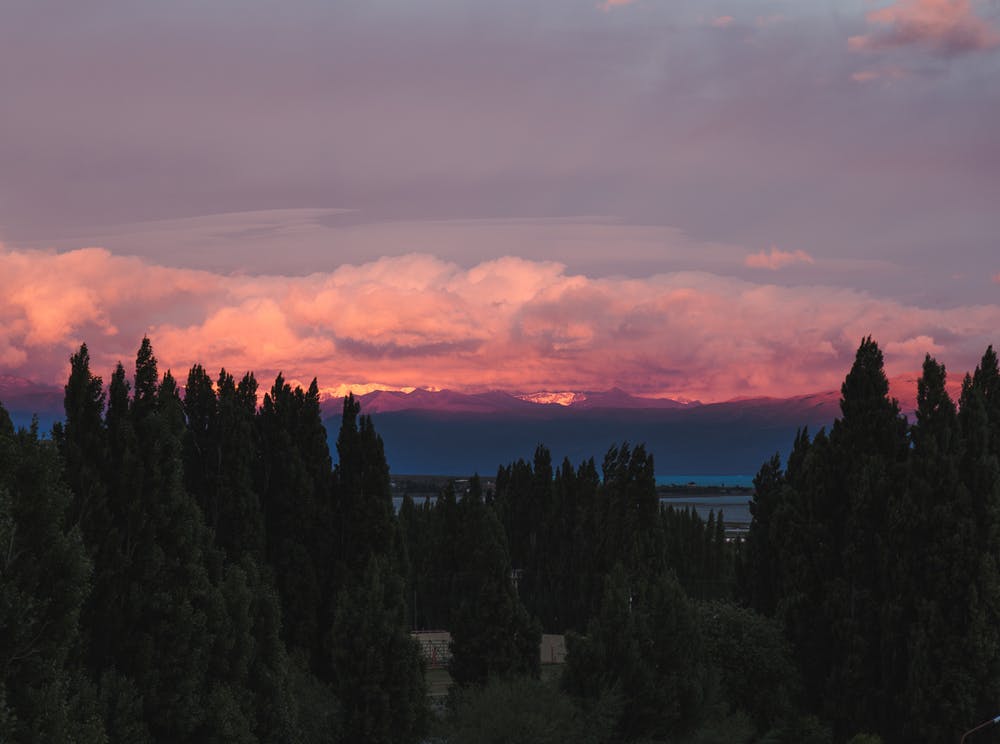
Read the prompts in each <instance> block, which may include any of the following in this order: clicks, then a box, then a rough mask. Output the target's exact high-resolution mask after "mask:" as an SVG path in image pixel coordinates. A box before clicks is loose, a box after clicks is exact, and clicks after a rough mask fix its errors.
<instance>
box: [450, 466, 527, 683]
mask: <svg viewBox="0 0 1000 744" xmlns="http://www.w3.org/2000/svg"><path fill="white" fill-rule="evenodd" d="M458 521H459V524H460V525H461V529H460V531H459V532H457V533H455V534H454V535H453V537H452V539H453V540H454V541H455V542H456V553H457V555H458V556H460V557H461V561H462V563H461V565H462V570H461V572H460V573H459V576H458V585H459V587H460V592H459V597H458V602H457V605H456V606H455V607H454V609H453V611H452V613H451V623H450V630H451V637H452V642H451V652H452V659H451V664H450V665H449V671H450V672H451V676H452V678H453V679H454V680H455V682H456V684H458V685H463V686H464V685H473V684H476V685H481V684H484V683H485V682H486V681H487V680H488V679H489V678H490V677H504V676H510V675H529V676H535V677H537V676H538V674H539V666H540V657H539V652H538V649H539V643H540V641H541V633H540V630H539V628H538V625H537V624H536V623H535V622H534V621H532V619H531V618H530V616H529V614H528V612H527V610H526V609H525V608H524V605H523V604H522V603H521V601H520V599H519V598H518V596H517V592H516V590H515V589H514V586H513V585H512V583H511V575H510V571H511V567H510V560H509V558H508V554H507V546H506V540H505V539H504V533H503V528H502V527H501V525H500V522H499V520H498V519H497V518H496V515H495V514H494V513H493V511H492V510H491V509H490V508H489V507H488V506H487V505H486V504H485V503H483V499H482V493H481V487H480V482H479V478H478V476H477V477H475V478H473V480H472V482H471V484H470V488H469V491H468V492H467V493H466V494H464V495H463V496H462V500H461V501H460V502H459V504H458Z"/></svg>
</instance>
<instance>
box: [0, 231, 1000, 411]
mask: <svg viewBox="0 0 1000 744" xmlns="http://www.w3.org/2000/svg"><path fill="white" fill-rule="evenodd" d="M775 253H776V252H775V251H774V250H772V252H771V253H770V254H765V259H762V260H763V261H764V264H763V265H766V266H768V267H770V265H771V264H772V263H774V262H775V261H777V262H778V263H780V262H781V260H782V259H780V258H779V259H774V258H773V256H774V255H775ZM777 253H778V254H780V253H781V252H777ZM781 255H784V254H781ZM788 255H791V256H793V257H794V256H795V254H788ZM793 260H799V261H801V260H803V259H802V258H801V257H799V258H793ZM997 328H1000V307H998V306H995V305H979V306H967V307H957V308H947V309H940V308H921V307H917V306H912V305H905V304H901V303H899V302H893V301H888V300H881V299H878V298H875V297H872V296H870V295H868V294H865V293H863V292H859V291H855V290H848V289H840V288H835V287H822V286H807V287H794V286H792V287H789V286H776V285H773V284H759V283H753V282H748V281H744V280H741V279H737V278H733V277H724V276H718V275H715V274H710V273H705V272H675V273H664V274H656V275H653V276H649V277H645V278H641V279H630V278H621V277H609V278H590V277H587V276H583V275H579V274H572V273H569V272H567V270H566V269H565V267H564V266H563V265H562V264H558V263H553V262H542V261H530V260H525V259H521V258H512V257H505V258H500V259H497V260H493V261H487V262H483V263H480V264H478V265H475V266H472V267H471V268H467V267H462V266H459V265H457V264H455V263H451V262H448V261H443V260H441V259H438V258H435V257H433V256H429V255H424V254H413V255H406V256H400V257H393V258H382V259H379V260H376V261H371V262H368V263H363V264H357V265H343V266H340V267H337V268H334V269H332V270H330V271H326V272H321V273H315V274H311V275H308V276H279V275H264V276H242V275H229V274H220V273H213V272H208V271H195V270H189V269H172V268H166V267H163V266H158V265H155V264H152V263H148V262H145V261H143V260H140V259H136V258H129V257H122V256H116V255H114V254H111V253H109V252H108V251H105V250H102V249H98V248H86V249H81V250H75V251H69V252H66V253H61V254H56V253H50V252H34V251H14V250H4V249H3V248H2V247H0V374H13V375H18V376H24V377H29V378H32V379H35V380H38V381H44V382H48V383H56V382H60V381H62V380H63V379H64V378H65V375H66V371H67V359H68V357H69V355H70V354H71V353H72V352H73V351H74V350H75V348H76V347H77V346H78V344H79V343H80V342H82V341H86V342H87V343H88V345H89V346H90V349H91V355H92V357H93V359H94V365H95V368H96V371H97V372H98V373H100V374H103V375H107V374H108V373H109V372H110V370H111V369H112V367H113V365H114V363H115V362H116V361H118V360H119V359H121V360H122V361H124V362H125V363H126V365H127V366H130V363H131V360H132V359H133V358H134V353H135V349H136V348H137V346H138V343H139V340H140V339H141V337H142V335H143V334H144V333H148V334H149V335H150V337H151V338H152V340H153V344H154V348H155V350H156V353H157V356H158V358H159V359H160V363H161V368H162V369H167V368H172V369H173V370H174V372H175V374H177V375H178V376H183V375H184V374H185V373H186V370H187V369H188V368H189V367H190V365H191V364H193V363H195V362H201V363H203V364H205V365H207V366H208V367H209V369H211V370H212V371H213V372H214V371H215V370H217V369H218V368H219V367H221V366H225V367H226V368H227V369H229V370H231V371H233V372H236V373H239V372H242V371H244V370H254V371H255V372H256V373H257V374H258V377H259V378H260V379H261V380H262V382H263V383H264V384H265V385H268V384H270V380H271V379H273V376H274V374H275V373H277V372H278V371H279V370H281V371H284V373H285V375H286V377H287V378H289V379H293V380H299V381H302V382H306V381H308V380H310V379H311V378H312V377H313V376H314V375H315V376H317V377H318V378H319V381H320V386H321V387H322V388H324V389H326V390H328V391H329V392H330V393H331V394H333V393H342V392H343V391H345V390H347V389H355V390H359V391H361V390H366V389H368V390H370V389H376V388H384V389H403V388H411V387H414V386H419V387H432V388H451V389H459V390H469V391H472V390H483V389H490V388H499V389H505V390H509V391H520V392H526V393H531V392H537V391H544V390H549V391H552V390H558V391H577V390H594V389H607V388H609V387H612V386H615V385H618V386H621V387H623V388H625V389H628V390H630V391H632V392H636V393H644V394H657V395H670V396H675V397H686V398H697V399H701V400H706V401H711V400H722V399H727V398H732V397H736V396H748V395H790V394H794V393H806V392H813V391H816V390H824V389H836V387H837V386H838V384H839V382H840V380H842V378H843V375H844V372H845V370H846V369H847V368H848V367H849V365H850V362H851V360H852V358H853V354H854V351H855V349H856V347H857V343H858V341H859V340H860V339H861V338H862V337H863V336H865V335H867V334H869V333H871V334H873V335H874V336H875V337H876V338H877V339H878V340H879V342H880V343H881V344H882V346H883V348H884V349H885V350H886V355H887V363H888V365H889V367H890V371H895V372H897V373H899V372H904V371H910V370H914V369H919V365H920V363H921V361H922V359H923V355H924V353H925V352H928V351H930V352H931V353H934V354H937V355H939V358H941V359H942V360H944V361H946V362H947V363H948V364H949V368H951V369H955V370H963V369H966V368H969V367H971V366H972V365H973V364H974V363H975V360H976V359H977V358H978V355H979V354H981V353H982V350H983V349H984V348H985V346H986V344H987V343H990V342H994V341H996V340H997V339H996V338H995V337H994V334H995V333H996V329H997Z"/></svg>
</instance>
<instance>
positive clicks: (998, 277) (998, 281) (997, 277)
mask: <svg viewBox="0 0 1000 744" xmlns="http://www.w3.org/2000/svg"><path fill="white" fill-rule="evenodd" d="M993 283H994V284H1000V274H994V275H993Z"/></svg>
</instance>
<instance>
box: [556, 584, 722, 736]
mask: <svg viewBox="0 0 1000 744" xmlns="http://www.w3.org/2000/svg"><path fill="white" fill-rule="evenodd" d="M566 643H567V652H568V658H567V663H566V669H565V673H564V677H563V683H564V686H565V689H566V690H567V691H568V692H569V693H570V694H572V695H573V696H575V697H578V698H581V699H583V700H584V701H591V702H595V701H598V700H600V699H601V697H602V696H604V695H606V694H608V693H609V692H614V693H617V694H620V695H621V700H622V705H623V709H622V713H621V716H620V717H619V719H618V721H617V725H616V731H617V738H615V739H613V740H614V741H631V740H634V739H637V738H640V737H645V738H649V739H659V740H669V738H670V737H674V736H677V735H679V734H682V733H684V732H688V731H691V730H693V728H694V727H695V725H696V724H697V722H698V721H699V720H700V717H701V714H702V709H703V705H704V703H705V700H706V694H707V692H708V688H709V686H710V670H709V668H708V665H707V664H706V657H705V655H704V652H703V648H702V640H701V634H700V630H699V628H698V624H697V616H696V614H695V611H694V608H693V607H692V606H691V603H690V600H688V598H687V597H686V596H685V595H684V592H683V590H682V589H681V587H680V585H679V584H678V583H677V579H676V578H675V577H674V576H673V574H672V573H669V572H668V573H664V574H663V575H661V576H660V577H658V578H657V579H656V580H655V582H654V583H646V582H644V581H643V580H641V579H635V578H630V577H629V576H628V574H627V573H626V572H625V570H624V569H623V568H622V567H621V566H620V565H619V566H618V567H616V568H615V569H614V570H613V571H612V572H611V574H610V575H609V576H608V579H607V581H606V584H605V592H604V597H603V600H602V602H601V608H600V612H599V614H598V615H597V616H596V617H594V618H593V619H592V620H591V621H590V623H589V624H588V627H587V634H586V635H585V636H581V635H576V634H570V635H568V636H567V639H566Z"/></svg>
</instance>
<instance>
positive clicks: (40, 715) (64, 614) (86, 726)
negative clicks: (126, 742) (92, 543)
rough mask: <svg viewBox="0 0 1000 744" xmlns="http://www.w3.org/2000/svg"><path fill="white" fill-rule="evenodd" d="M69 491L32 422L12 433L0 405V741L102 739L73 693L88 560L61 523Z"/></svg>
mask: <svg viewBox="0 0 1000 744" xmlns="http://www.w3.org/2000/svg"><path fill="white" fill-rule="evenodd" d="M70 500H71V495H70V492H69V490H68V489H67V488H66V486H65V484H64V481H63V473H62V466H61V462H60V459H59V456H58V453H57V451H56V449H55V447H53V446H52V443H51V442H47V441H44V440H40V439H39V437H38V431H37V424H34V425H33V426H32V428H31V430H30V431H25V430H21V431H19V432H15V431H14V428H13V426H12V424H11V421H10V417H9V416H8V414H7V411H6V410H5V409H4V408H3V407H2V406H0V545H2V546H3V548H2V549H0V739H2V740H4V741H18V742H39V743H41V742H51V741H70V740H74V741H81V742H93V743H94V744H98V743H99V742H103V741H106V739H105V738H104V736H105V734H104V729H103V725H102V722H101V721H100V718H99V715H98V714H97V711H96V707H93V706H89V707H88V706H86V705H84V704H82V702H83V701H81V700H80V699H79V695H80V693H81V691H82V686H83V685H84V684H85V681H84V679H83V675H82V670H80V669H79V668H77V667H75V664H74V656H75V654H74V651H75V649H76V646H77V644H78V643H79V640H80V638H79V619H80V611H81V608H82V606H83V601H84V598H85V597H86V594H87V590H88V588H89V583H88V582H89V578H90V572H91V564H90V562H89V560H88V558H87V553H86V551H85V549H84V546H83V541H82V539H81V535H80V532H79V530H78V529H76V528H71V527H70V526H69V525H68V523H67V513H68V511H69V508H70Z"/></svg>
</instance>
